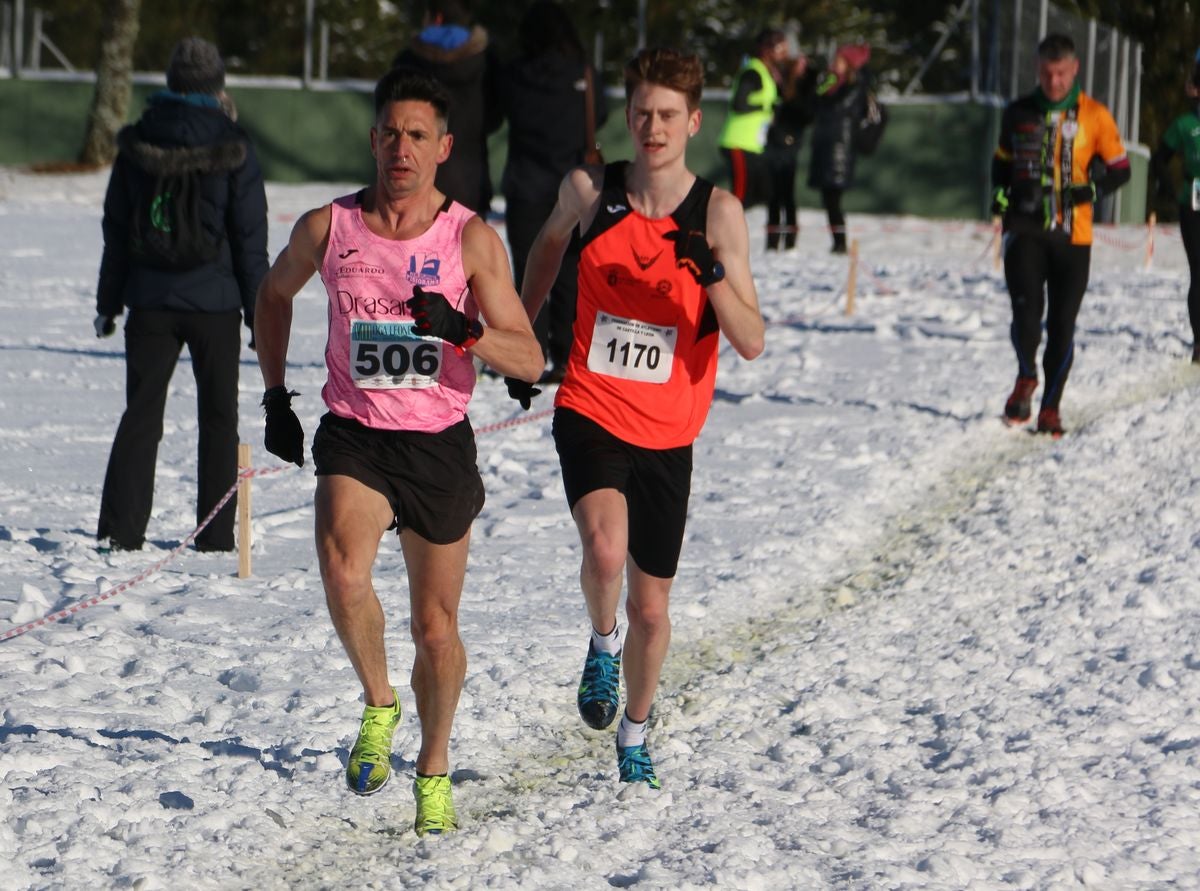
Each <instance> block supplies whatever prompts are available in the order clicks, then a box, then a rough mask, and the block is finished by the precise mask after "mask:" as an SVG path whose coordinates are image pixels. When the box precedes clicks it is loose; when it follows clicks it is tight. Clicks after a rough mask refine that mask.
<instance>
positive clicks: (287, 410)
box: [262, 384, 304, 467]
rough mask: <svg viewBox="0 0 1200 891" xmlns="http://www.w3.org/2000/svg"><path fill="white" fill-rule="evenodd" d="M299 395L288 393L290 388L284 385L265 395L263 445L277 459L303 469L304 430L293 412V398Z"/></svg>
mask: <svg viewBox="0 0 1200 891" xmlns="http://www.w3.org/2000/svg"><path fill="white" fill-rule="evenodd" d="M299 395H300V394H299V393H297V392H296V391H295V390H292V391H291V392H288V388H287V387H285V386H283V385H282V384H280V385H279V386H278V387H272V388H271V389H269V390H267V392H265V393H263V398H262V407H263V414H265V415H266V418H267V424H266V426H267V432H266V435H265V436H264V437H263V445H265V446H266V447H267V451H268V452H270V453H271V454H272V455H274V456H275V457H277V458H282V459H283V460H284V461H287V462H289V463H292V464H295V465H296V466H297V467H303V466H304V428H303V427H301V426H300V419H299V418H297V417H296V413H295V412H294V411H292V397H293V396H299Z"/></svg>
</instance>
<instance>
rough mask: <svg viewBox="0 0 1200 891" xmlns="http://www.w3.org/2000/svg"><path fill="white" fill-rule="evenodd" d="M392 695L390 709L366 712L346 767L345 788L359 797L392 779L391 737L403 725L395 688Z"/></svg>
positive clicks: (375, 709) (369, 706) (373, 792)
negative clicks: (348, 788)
mask: <svg viewBox="0 0 1200 891" xmlns="http://www.w3.org/2000/svg"><path fill="white" fill-rule="evenodd" d="M392 696H393V697H394V699H395V701H394V702H393V703H392V704H391V705H389V706H384V707H376V706H373V705H368V706H367V707H366V708H364V709H363V716H362V724H361V725H360V726H359V728H358V741H357V742H356V743H355V744H354V748H353V749H351V750H350V762H349V763H348V764H347V765H346V785H347V786H349V787H350V791H351V792H353V793H355V794H356V795H374V794H375V793H376V792H378V791H379V790H380V789H382V788H383V787H384V785H385V784H386V783H387V781H388V779H389V778H391V775H392V734H393V733H395V731H396V725H397V724H399V723H400V697H399V696H397V695H396V688H395V687H393V688H392Z"/></svg>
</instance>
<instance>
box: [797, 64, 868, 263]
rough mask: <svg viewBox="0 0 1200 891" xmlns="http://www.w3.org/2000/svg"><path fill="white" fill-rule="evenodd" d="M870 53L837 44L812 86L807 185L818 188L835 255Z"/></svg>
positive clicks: (842, 239)
mask: <svg viewBox="0 0 1200 891" xmlns="http://www.w3.org/2000/svg"><path fill="white" fill-rule="evenodd" d="M870 56H871V50H870V47H868V46H866V45H865V44H847V45H845V46H841V47H838V50H837V54H836V55H835V56H834V59H833V64H832V65H831V66H830V68H829V70H828V71H827V72H826V73H825V74H824V75H823V76H822V77H821V78H820V79H819V80H818V81H817V86H816V100H815V115H814V121H813V135H812V159H811V163H810V165H809V169H808V185H809V187H810V188H813V189H816V190H818V191H819V192H820V193H821V202H822V204H824V206H825V214H826V216H827V217H828V218H829V231H830V234H831V235H832V236H833V252H834V253H835V254H844V253H845V252H846V215H845V213H843V211H842V193H843V192H845V191H846V189H848V188H849V187H850V186H851V185H852V184H853V182H854V161H855V156H856V152H855V148H854V132H855V130H856V129H858V125H859V122H860V121H862V119H863V117H864V116H865V115H866V112H867V89H868V86H869V84H868V81H867V77H866V74H865V72H863V70H862V69H863V66H864V65H866V63H867V60H868V59H869V58H870Z"/></svg>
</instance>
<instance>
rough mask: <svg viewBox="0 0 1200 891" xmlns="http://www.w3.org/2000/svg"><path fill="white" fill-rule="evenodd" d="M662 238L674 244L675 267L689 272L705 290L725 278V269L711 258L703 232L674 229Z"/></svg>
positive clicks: (710, 251) (711, 253) (710, 250)
mask: <svg viewBox="0 0 1200 891" xmlns="http://www.w3.org/2000/svg"><path fill="white" fill-rule="evenodd" d="M663 238H665V239H667V240H668V241H673V242H675V267H676V268H677V269H686V270H687V271H688V272H690V273H691V274H692V277H693V278H694V279H696V283H697V284H698V285H700V286H701V287H703V288H707V287H708V286H709V285H712V284H716V283H717V282H719V281H720V280H721V279H723V278H724V277H725V269H724V267H722V266H721V264H720V263H718V262H717V260H716V258H715V257H714V256H713V252H712V248H711V247H710V246H709V244H708V238H707V237H705V235H704V233H703V232H698V231H697V230H695V229H689V230H688V231H686V232H685V231H683V230H682V229H676V230H674V231H673V232H665V233H663Z"/></svg>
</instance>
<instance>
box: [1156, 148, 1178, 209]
mask: <svg viewBox="0 0 1200 891" xmlns="http://www.w3.org/2000/svg"><path fill="white" fill-rule="evenodd" d="M1174 156H1175V150H1174V149H1172V148H1171V147H1170V146H1169V145H1167V144H1166V143H1165V142H1160V143H1159V144H1158V148H1156V149H1155V150H1154V154H1152V155H1151V156H1150V172H1151V173H1152V174H1153V175H1154V180H1155V182H1156V183H1157V184H1158V194H1159V195H1161V196H1163V197H1174V196H1175V178H1174V177H1173V176H1172V175H1171V158H1173V157H1174Z"/></svg>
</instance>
